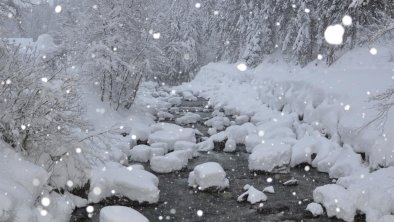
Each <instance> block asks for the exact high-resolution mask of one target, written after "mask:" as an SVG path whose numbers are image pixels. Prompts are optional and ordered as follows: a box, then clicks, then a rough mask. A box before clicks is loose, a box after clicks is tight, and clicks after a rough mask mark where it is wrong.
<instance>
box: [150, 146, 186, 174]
mask: <svg viewBox="0 0 394 222" xmlns="http://www.w3.org/2000/svg"><path fill="white" fill-rule="evenodd" d="M191 157H192V153H191V152H190V151H189V150H178V151H174V152H171V153H168V154H166V155H165V156H155V157H152V159H151V160H150V168H151V169H152V170H153V171H154V172H157V173H171V172H174V171H179V170H182V169H183V168H185V167H186V166H187V163H188V162H189V158H191Z"/></svg>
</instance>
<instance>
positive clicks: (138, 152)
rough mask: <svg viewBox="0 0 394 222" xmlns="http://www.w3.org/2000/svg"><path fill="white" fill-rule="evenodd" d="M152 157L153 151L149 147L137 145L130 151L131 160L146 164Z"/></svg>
mask: <svg viewBox="0 0 394 222" xmlns="http://www.w3.org/2000/svg"><path fill="white" fill-rule="evenodd" d="M151 156H152V149H151V148H150V147H149V146H147V145H137V146H135V147H133V149H131V150H130V158H131V160H134V161H137V162H143V163H146V162H148V161H149V159H150V158H151Z"/></svg>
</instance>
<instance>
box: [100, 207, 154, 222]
mask: <svg viewBox="0 0 394 222" xmlns="http://www.w3.org/2000/svg"><path fill="white" fill-rule="evenodd" d="M100 222H149V220H148V219H147V218H146V217H145V216H144V215H142V214H141V213H139V212H138V211H136V210H134V209H132V208H129V207H123V206H109V207H103V208H102V209H101V210H100Z"/></svg>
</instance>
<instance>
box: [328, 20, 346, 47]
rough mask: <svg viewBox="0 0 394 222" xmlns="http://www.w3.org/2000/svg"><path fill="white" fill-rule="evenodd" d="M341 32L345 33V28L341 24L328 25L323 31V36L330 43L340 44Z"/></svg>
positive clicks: (341, 40) (341, 39)
mask: <svg viewBox="0 0 394 222" xmlns="http://www.w3.org/2000/svg"><path fill="white" fill-rule="evenodd" d="M343 34H345V29H344V28H343V26H342V25H340V24H337V25H330V26H328V27H327V29H326V31H325V32H324V38H325V39H326V41H327V42H328V43H329V44H331V45H340V44H342V42H343Z"/></svg>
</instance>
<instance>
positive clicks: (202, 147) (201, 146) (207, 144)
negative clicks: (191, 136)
mask: <svg viewBox="0 0 394 222" xmlns="http://www.w3.org/2000/svg"><path fill="white" fill-rule="evenodd" d="M214 148H215V144H214V143H213V140H212V139H207V140H205V141H202V142H200V143H198V144H197V149H198V151H202V152H207V151H210V150H213V149H214Z"/></svg>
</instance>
